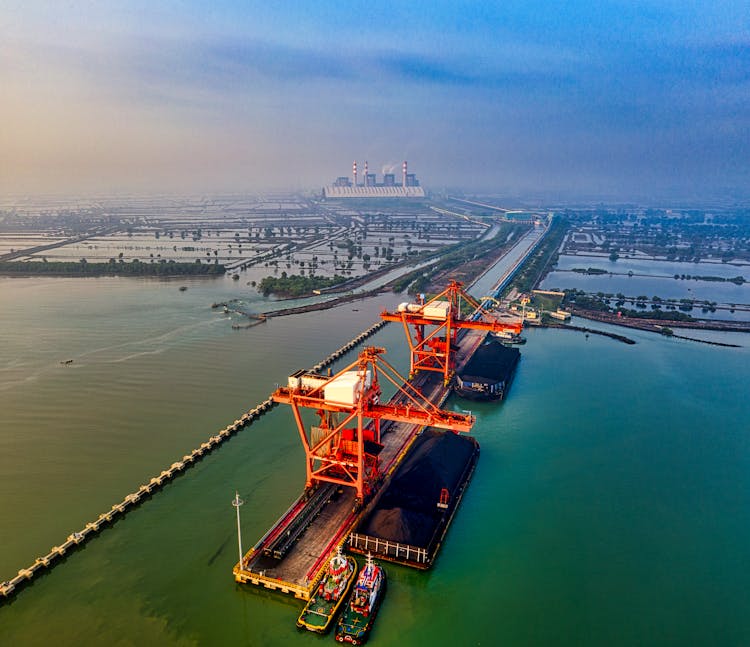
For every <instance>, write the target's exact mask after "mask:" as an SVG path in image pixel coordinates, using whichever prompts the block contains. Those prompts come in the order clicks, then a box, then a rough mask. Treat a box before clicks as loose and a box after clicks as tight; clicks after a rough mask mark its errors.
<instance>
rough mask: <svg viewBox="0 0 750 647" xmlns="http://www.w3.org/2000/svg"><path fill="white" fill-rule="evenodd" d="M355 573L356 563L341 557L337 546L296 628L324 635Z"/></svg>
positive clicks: (351, 558) (343, 556)
mask: <svg viewBox="0 0 750 647" xmlns="http://www.w3.org/2000/svg"><path fill="white" fill-rule="evenodd" d="M356 573H357V562H355V561H354V558H353V557H347V556H345V555H343V554H342V553H341V546H339V547H338V549H337V551H336V554H335V555H334V556H333V557H331V560H330V561H329V562H328V566H327V568H326V572H325V575H324V576H323V579H322V580H321V582H320V584H319V585H318V588H317V590H316V591H315V594H314V595H313V596H312V597H311V598H310V601H309V602H308V603H307V604H306V605H305V608H304V609H302V613H301V614H300V616H299V618H298V619H297V626H298V627H299V628H300V629H303V628H304V629H309V630H310V631H315V632H316V633H320V634H323V633H326V632H327V631H328V629H329V628H330V626H331V622H333V619H334V617H335V616H336V613H337V612H338V610H339V608H340V607H341V604H342V603H343V601H344V600H345V599H346V596H347V594H348V593H349V590H350V589H351V588H352V583H353V582H354V576H355V575H356Z"/></svg>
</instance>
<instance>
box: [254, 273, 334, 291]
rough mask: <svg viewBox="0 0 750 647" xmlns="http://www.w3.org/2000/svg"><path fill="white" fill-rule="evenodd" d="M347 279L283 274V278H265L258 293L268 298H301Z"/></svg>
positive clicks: (259, 286)
mask: <svg viewBox="0 0 750 647" xmlns="http://www.w3.org/2000/svg"><path fill="white" fill-rule="evenodd" d="M344 281H346V278H345V277H343V276H339V275H338V274H337V275H336V276H333V277H331V278H326V277H323V276H300V275H299V274H292V275H291V276H287V274H286V272H282V273H281V276H280V277H278V278H276V277H274V276H267V277H265V278H264V279H263V280H262V281H261V282H260V284H259V285H258V292H261V293H262V294H263V296H265V297H267V296H268V295H269V294H276V295H278V296H282V297H301V296H305V295H307V294H310V293H311V292H312V291H313V290H322V289H324V288H329V287H331V286H334V285H337V284H339V283H343V282H344Z"/></svg>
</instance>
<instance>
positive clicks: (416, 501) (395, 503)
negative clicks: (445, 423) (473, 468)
mask: <svg viewBox="0 0 750 647" xmlns="http://www.w3.org/2000/svg"><path fill="white" fill-rule="evenodd" d="M476 447H477V444H476V441H475V440H474V439H473V438H470V437H468V436H459V435H458V434H454V433H451V432H443V431H435V430H427V431H425V432H424V433H423V434H422V435H421V436H420V437H419V438H418V439H417V440H416V441H415V446H414V447H413V448H412V450H411V452H410V454H409V456H408V458H407V459H406V460H405V461H404V463H403V464H402V465H401V467H400V468H399V469H398V471H397V473H396V474H395V475H394V477H393V479H392V480H391V483H390V485H389V486H388V489H387V490H386V491H385V492H384V493H383V496H382V497H381V499H380V501H379V502H378V505H377V507H376V508H375V509H374V510H373V512H372V513H371V514H370V516H369V517H368V518H367V519H366V520H365V521H364V523H363V524H362V526H360V528H359V530H358V532H360V533H363V534H365V535H369V536H371V537H378V538H380V539H387V540H389V541H396V542H399V543H404V544H410V545H412V546H427V544H428V543H429V542H430V540H431V539H432V537H433V535H434V533H435V529H436V528H437V525H438V523H439V522H440V519H441V517H442V516H443V514H444V512H443V510H441V509H440V508H438V507H437V503H438V501H439V500H440V493H441V491H442V489H443V488H447V489H448V491H449V493H450V496H451V499H452V498H453V496H454V494H455V490H456V489H457V487H458V486H459V485H460V481H461V476H462V474H463V473H464V472H465V471H466V467H467V465H468V464H469V462H470V461H471V459H472V456H473V454H474V452H475V451H476Z"/></svg>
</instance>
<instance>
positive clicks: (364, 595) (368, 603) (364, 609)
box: [335, 553, 386, 645]
mask: <svg viewBox="0 0 750 647" xmlns="http://www.w3.org/2000/svg"><path fill="white" fill-rule="evenodd" d="M385 584H386V579H385V571H384V570H383V567H382V566H378V565H377V564H376V563H375V562H374V561H373V560H372V555H371V554H370V553H368V554H367V563H366V564H365V565H364V567H363V568H362V570H361V571H360V572H359V578H358V579H357V584H356V585H355V586H354V590H353V591H352V594H351V596H350V597H349V600H348V601H347V603H346V606H345V607H344V611H343V613H342V614H341V618H339V621H338V624H337V625H336V634H335V635H336V640H337V641H338V642H340V643H344V642H346V643H350V644H352V645H364V644H365V642H367V638H368V636H369V635H370V631H372V625H373V623H374V622H375V616H376V615H377V613H378V608H379V607H380V603H381V602H382V601H383V595H385Z"/></svg>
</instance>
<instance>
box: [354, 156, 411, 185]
mask: <svg viewBox="0 0 750 647" xmlns="http://www.w3.org/2000/svg"><path fill="white" fill-rule="evenodd" d="M352 174H353V175H354V186H357V160H354V164H352ZM404 177H406V176H404Z"/></svg>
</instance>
